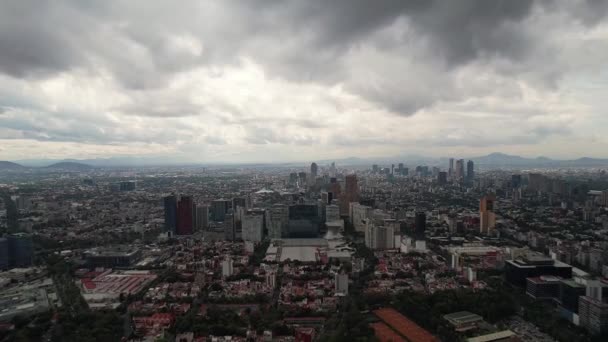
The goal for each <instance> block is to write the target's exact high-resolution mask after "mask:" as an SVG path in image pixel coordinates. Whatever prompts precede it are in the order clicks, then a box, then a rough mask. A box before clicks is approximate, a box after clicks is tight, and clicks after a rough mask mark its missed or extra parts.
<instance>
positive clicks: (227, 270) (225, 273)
mask: <svg viewBox="0 0 608 342" xmlns="http://www.w3.org/2000/svg"><path fill="white" fill-rule="evenodd" d="M233 273H234V269H233V261H232V258H230V257H228V258H226V259H224V261H222V277H224V278H226V277H230V276H231V275H232V274H233Z"/></svg>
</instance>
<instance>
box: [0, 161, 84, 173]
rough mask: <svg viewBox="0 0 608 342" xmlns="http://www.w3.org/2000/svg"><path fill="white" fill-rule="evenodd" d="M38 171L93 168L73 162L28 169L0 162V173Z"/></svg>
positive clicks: (78, 170) (19, 165)
mask: <svg viewBox="0 0 608 342" xmlns="http://www.w3.org/2000/svg"><path fill="white" fill-rule="evenodd" d="M27 169H30V170H40V171H77V172H82V171H89V170H91V169H93V166H91V165H87V164H83V163H75V162H58V163H53V164H51V165H48V166H43V167H29V166H24V165H21V164H17V163H13V162H9V161H0V171H20V170H27Z"/></svg>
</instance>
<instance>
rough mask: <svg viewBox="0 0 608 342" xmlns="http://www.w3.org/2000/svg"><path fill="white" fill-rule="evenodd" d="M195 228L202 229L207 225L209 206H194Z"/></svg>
mask: <svg viewBox="0 0 608 342" xmlns="http://www.w3.org/2000/svg"><path fill="white" fill-rule="evenodd" d="M195 222H196V230H198V231H203V230H205V229H207V227H209V206H207V205H197V206H196V220H195Z"/></svg>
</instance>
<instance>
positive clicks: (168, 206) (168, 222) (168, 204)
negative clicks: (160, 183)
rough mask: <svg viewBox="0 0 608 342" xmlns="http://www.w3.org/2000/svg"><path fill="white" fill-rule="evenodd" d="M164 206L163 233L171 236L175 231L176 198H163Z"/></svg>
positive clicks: (172, 196)
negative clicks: (168, 233)
mask: <svg viewBox="0 0 608 342" xmlns="http://www.w3.org/2000/svg"><path fill="white" fill-rule="evenodd" d="M164 204H165V231H167V232H170V233H171V234H175V233H176V229H177V198H176V197H175V196H174V195H171V196H167V197H165V198H164Z"/></svg>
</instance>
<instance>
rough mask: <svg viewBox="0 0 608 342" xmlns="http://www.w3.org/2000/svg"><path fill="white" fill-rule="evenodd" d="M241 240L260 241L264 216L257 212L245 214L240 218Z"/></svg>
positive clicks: (262, 233)
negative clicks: (241, 226) (241, 225)
mask: <svg viewBox="0 0 608 342" xmlns="http://www.w3.org/2000/svg"><path fill="white" fill-rule="evenodd" d="M242 224H243V233H242V236H243V240H244V241H253V242H260V241H262V239H263V238H264V231H263V229H264V216H263V215H259V214H246V215H245V216H243V218H242Z"/></svg>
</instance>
